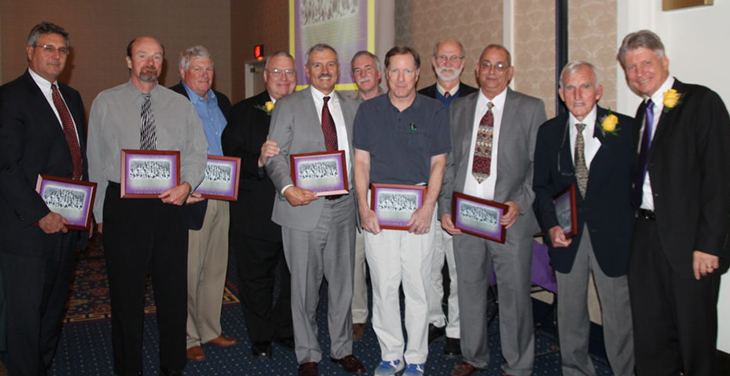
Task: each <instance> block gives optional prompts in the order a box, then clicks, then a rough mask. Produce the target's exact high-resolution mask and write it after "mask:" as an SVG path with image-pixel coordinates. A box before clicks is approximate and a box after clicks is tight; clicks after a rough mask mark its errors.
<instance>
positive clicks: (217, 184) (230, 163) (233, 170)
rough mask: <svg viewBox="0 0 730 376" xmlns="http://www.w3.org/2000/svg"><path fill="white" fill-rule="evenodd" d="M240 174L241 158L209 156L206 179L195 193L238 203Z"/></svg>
mask: <svg viewBox="0 0 730 376" xmlns="http://www.w3.org/2000/svg"><path fill="white" fill-rule="evenodd" d="M240 173H241V158H237V157H221V156H218V155H208V163H207V164H206V165H205V177H204V178H203V182H202V183H200V185H199V186H198V188H197V189H196V190H195V192H197V193H200V194H201V195H202V196H203V197H205V198H212V199H216V200H226V201H237V200H238V177H239V176H240V175H239V174H240Z"/></svg>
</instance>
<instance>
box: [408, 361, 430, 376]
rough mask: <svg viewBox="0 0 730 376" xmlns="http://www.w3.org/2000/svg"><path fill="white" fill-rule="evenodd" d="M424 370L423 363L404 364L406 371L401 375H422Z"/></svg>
mask: <svg viewBox="0 0 730 376" xmlns="http://www.w3.org/2000/svg"><path fill="white" fill-rule="evenodd" d="M425 370H426V365H425V364H409V365H407V366H406V371H405V372H403V376H423V372H424V371H425Z"/></svg>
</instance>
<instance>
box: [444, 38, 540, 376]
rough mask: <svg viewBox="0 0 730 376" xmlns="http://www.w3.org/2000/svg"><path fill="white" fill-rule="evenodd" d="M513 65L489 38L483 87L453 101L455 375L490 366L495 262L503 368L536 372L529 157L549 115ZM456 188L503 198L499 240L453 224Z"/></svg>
mask: <svg viewBox="0 0 730 376" xmlns="http://www.w3.org/2000/svg"><path fill="white" fill-rule="evenodd" d="M513 74H514V67H513V66H512V63H511V57H510V53H509V51H507V49H506V48H504V47H503V46H501V45H496V44H492V45H489V46H487V47H486V48H485V49H484V51H483V52H482V54H481V56H480V58H479V61H478V62H477V64H476V75H477V77H478V80H479V86H480V87H481V90H480V91H479V92H477V93H474V94H471V95H469V96H466V97H464V98H461V99H459V100H456V101H454V103H453V106H452V108H451V112H450V115H451V138H452V145H453V147H452V151H451V154H450V155H449V159H448V162H447V165H446V173H445V174H444V187H443V190H442V193H441V196H440V197H439V206H438V207H439V215H440V216H441V225H442V226H443V227H444V229H445V230H446V231H448V232H449V233H451V234H452V235H454V257H455V258H456V271H457V273H458V275H459V311H460V314H461V321H460V327H461V351H462V353H463V356H464V362H463V363H462V364H460V365H457V366H456V367H455V368H454V371H453V372H452V373H451V375H452V376H468V375H472V374H474V373H476V372H477V371H478V370H479V369H486V368H487V366H488V365H489V347H488V346H487V294H486V293H485V291H487V288H488V287H489V279H490V278H489V277H490V274H491V271H492V266H494V270H495V272H496V276H497V287H498V289H499V303H500V304H499V324H500V328H499V331H500V338H501V342H502V354H503V355H504V358H505V360H506V361H507V363H506V364H504V365H503V366H502V368H503V369H504V371H505V374H508V375H514V376H527V375H530V374H531V373H532V366H533V361H534V356H535V351H534V344H535V335H534V330H533V323H532V301H531V300H530V287H531V283H530V266H531V263H532V234H534V233H535V232H537V230H538V226H537V222H536V221H535V215H534V213H533V211H532V201H533V199H534V198H535V194H534V193H533V191H532V171H533V166H532V157H533V153H534V149H535V139H536V137H537V130H538V128H539V127H540V125H541V124H542V123H543V122H545V120H546V116H545V105H544V104H543V102H542V100H540V99H537V98H534V97H530V96H527V95H525V94H521V93H517V92H515V91H512V90H511V89H510V88H508V87H507V85H508V84H509V82H510V80H511V79H512V75H513ZM453 192H461V193H464V194H467V195H470V196H475V197H478V198H482V199H487V200H493V201H497V202H501V203H504V204H505V205H507V206H508V207H509V209H508V211H507V213H505V214H504V215H503V216H502V218H501V220H500V223H501V225H502V226H505V227H506V228H507V235H506V242H505V243H504V244H500V243H497V242H494V241H490V240H485V239H483V238H480V237H476V236H472V235H469V234H463V233H462V232H461V230H459V229H457V228H455V227H454V224H453V221H452V214H451V197H452V193H453Z"/></svg>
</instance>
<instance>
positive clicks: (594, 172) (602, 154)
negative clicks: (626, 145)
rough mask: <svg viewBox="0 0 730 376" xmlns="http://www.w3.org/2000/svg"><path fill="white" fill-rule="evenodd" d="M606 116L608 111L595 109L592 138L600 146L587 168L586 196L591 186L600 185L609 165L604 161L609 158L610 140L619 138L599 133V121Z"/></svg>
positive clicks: (599, 108)
mask: <svg viewBox="0 0 730 376" xmlns="http://www.w3.org/2000/svg"><path fill="white" fill-rule="evenodd" d="M607 114H608V111H606V110H605V109H604V108H602V107H598V108H597V112H596V124H595V125H594V128H593V137H595V138H597V139H598V141H599V142H600V143H601V146H600V147H599V148H598V152H596V155H595V156H593V160H592V161H591V164H590V166H588V186H587V187H586V192H587V193H586V196H587V195H588V193H590V191H591V186H593V185H596V184H599V185H600V184H601V179H602V177H603V176H604V172H605V171H606V169H605V166H606V165H608V164H609V161H608V160H606V158H609V156H610V153H611V144H612V143H613V140H612V138H616V137H619V136H611V135H609V136H604V135H603V132H601V129H602V125H601V119H603V117H604V116H606V115H607ZM617 127H619V128H620V127H621V124H618V125H617Z"/></svg>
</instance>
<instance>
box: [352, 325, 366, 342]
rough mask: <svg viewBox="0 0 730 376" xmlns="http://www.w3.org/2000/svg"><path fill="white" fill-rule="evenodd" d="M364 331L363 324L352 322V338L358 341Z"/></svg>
mask: <svg viewBox="0 0 730 376" xmlns="http://www.w3.org/2000/svg"><path fill="white" fill-rule="evenodd" d="M364 333H365V324H352V340H353V341H359V340H361V339H362V335H363V334H364Z"/></svg>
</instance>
